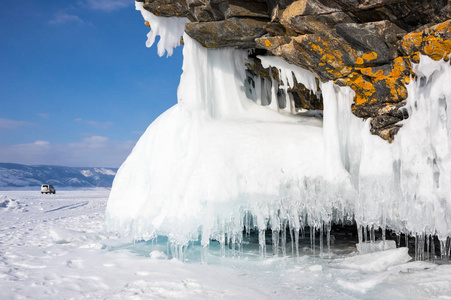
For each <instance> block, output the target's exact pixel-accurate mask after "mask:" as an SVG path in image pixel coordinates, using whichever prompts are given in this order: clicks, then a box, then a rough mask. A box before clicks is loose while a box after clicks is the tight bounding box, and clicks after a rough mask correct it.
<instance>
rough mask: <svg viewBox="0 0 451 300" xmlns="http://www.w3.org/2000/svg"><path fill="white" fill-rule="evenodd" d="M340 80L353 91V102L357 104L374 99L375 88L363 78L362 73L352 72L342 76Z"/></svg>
mask: <svg viewBox="0 0 451 300" xmlns="http://www.w3.org/2000/svg"><path fill="white" fill-rule="evenodd" d="M342 82H344V83H345V84H346V85H347V86H349V87H351V88H352V89H353V90H354V91H355V98H354V102H355V103H356V104H357V105H362V104H364V103H368V102H371V101H374V100H376V98H375V97H376V89H375V87H374V85H373V84H372V83H371V82H369V81H367V80H365V79H364V78H363V76H362V74H360V73H358V72H352V73H351V74H350V75H349V76H348V77H347V78H343V80H342Z"/></svg>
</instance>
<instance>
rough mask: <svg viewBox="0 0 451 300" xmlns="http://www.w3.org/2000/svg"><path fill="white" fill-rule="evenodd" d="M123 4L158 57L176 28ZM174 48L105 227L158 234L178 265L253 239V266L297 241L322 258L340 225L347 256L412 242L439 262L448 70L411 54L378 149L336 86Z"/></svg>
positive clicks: (449, 227)
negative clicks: (172, 91) (166, 96)
mask: <svg viewBox="0 0 451 300" xmlns="http://www.w3.org/2000/svg"><path fill="white" fill-rule="evenodd" d="M136 6H137V9H138V10H140V11H141V12H142V14H143V17H144V18H145V19H146V21H148V22H149V23H150V24H151V28H152V30H151V32H150V33H149V35H148V37H149V40H148V45H151V44H152V43H153V41H154V40H155V35H160V36H161V38H160V41H159V43H158V49H159V51H158V52H159V54H160V55H163V54H164V53H165V49H166V50H167V52H168V55H170V54H171V52H172V49H173V47H175V46H178V44H179V41H180V38H179V37H180V35H182V34H183V26H184V24H185V23H186V22H187V21H186V20H184V19H183V18H158V17H155V16H153V15H152V14H151V13H150V12H147V11H146V10H144V9H143V8H142V3H139V2H136ZM183 40H184V49H183V56H184V61H183V74H182V76H181V80H180V85H179V88H178V103H177V104H176V105H175V106H173V107H172V108H170V109H168V110H167V111H166V112H165V113H164V114H162V115H161V116H160V117H158V118H157V119H156V120H155V121H154V122H153V123H152V124H151V125H150V126H149V127H148V129H147V130H146V132H145V133H144V134H143V136H142V137H141V138H140V140H139V141H138V143H137V144H136V146H135V148H134V149H133V151H132V153H131V154H130V156H129V157H128V158H127V160H126V161H125V162H124V163H123V165H122V166H121V167H120V169H119V171H118V173H117V176H116V178H115V180H114V183H113V187H112V190H111V194H110V198H109V201H108V206H107V211H106V220H107V228H108V230H110V231H113V232H118V233H119V234H121V235H124V236H131V237H132V238H133V239H134V240H153V239H156V238H157V237H159V236H165V237H166V238H167V241H168V243H169V244H170V245H171V249H172V253H173V256H177V257H180V256H181V257H182V256H183V255H182V254H183V251H184V249H186V247H188V245H190V244H192V243H199V244H200V245H201V246H202V248H203V249H205V251H207V249H208V246H209V245H210V242H211V241H217V242H219V245H220V247H221V253H223V254H224V255H225V251H226V249H227V248H228V249H229V250H230V251H241V250H240V249H243V245H244V244H245V243H244V242H243V241H244V240H246V239H247V240H246V241H249V240H251V239H254V240H258V245H259V246H258V247H259V253H260V255H261V256H265V255H267V253H268V252H269V251H270V250H269V249H268V248H269V246H268V248H267V244H268V245H271V249H272V250H271V251H272V254H273V255H287V253H291V254H292V255H294V253H299V248H298V247H299V245H300V240H301V239H302V238H303V237H306V236H307V237H309V238H310V247H309V249H310V250H311V251H313V252H314V251H315V250H314V249H315V248H316V247H318V248H317V249H318V250H317V251H318V253H320V254H321V255H323V254H324V253H327V251H326V250H325V249H329V247H330V244H331V240H333V237H331V231H332V228H334V229H333V232H338V231H340V228H339V227H336V226H337V225H340V226H342V228H344V226H345V225H346V226H347V225H350V226H352V227H353V228H354V232H355V233H356V240H355V241H354V242H353V243H354V244H355V243H356V242H357V249H358V250H359V251H360V252H367V251H376V250H384V249H389V248H392V247H397V246H398V247H399V246H406V245H409V244H411V245H412V246H411V248H412V247H414V248H415V249H414V250H415V252H414V253H415V254H414V255H415V257H416V258H418V259H428V258H432V259H434V258H435V257H437V258H441V259H443V260H445V261H449V257H450V248H451V247H450V237H451V111H450V110H448V106H449V104H451V103H450V101H451V85H450V84H449V83H450V82H451V66H450V64H449V61H448V62H447V61H444V60H442V61H438V62H437V61H433V60H432V59H430V58H429V57H426V56H424V57H421V61H420V63H419V64H418V65H416V66H415V67H414V71H415V73H416V75H417V78H418V79H417V80H412V81H411V83H410V84H409V86H408V87H407V88H408V95H409V96H408V99H407V106H406V107H405V109H406V110H407V111H408V114H409V118H408V119H406V120H404V121H403V124H402V125H403V127H402V129H401V130H400V131H399V133H398V135H397V137H396V139H395V141H394V142H393V143H387V142H386V141H384V140H382V139H380V138H379V137H377V136H373V135H371V133H370V130H369V120H366V121H361V120H360V119H358V118H357V117H355V116H354V115H353V114H352V112H351V104H352V102H353V98H354V92H353V91H352V90H351V89H350V88H349V87H339V86H336V85H334V84H333V83H332V82H326V83H323V82H320V81H319V80H318V79H317V78H316V76H315V75H314V74H312V73H311V72H309V71H306V70H303V69H301V68H299V67H296V66H293V65H290V64H288V63H286V62H285V61H283V60H282V59H280V58H276V57H271V56H261V55H255V53H253V51H250V50H242V49H232V48H222V49H207V48H203V47H202V46H200V45H199V44H198V43H197V42H196V41H194V40H193V39H191V38H190V37H189V36H188V35H187V34H184V35H183ZM250 58H252V59H253V60H254V62H255V59H257V60H259V63H261V65H262V66H263V68H265V69H268V68H269V69H271V68H275V69H276V70H277V73H278V77H279V79H280V80H279V82H276V80H275V79H274V78H272V79H271V78H262V77H261V75H258V74H256V73H255V72H254V73H252V71H250V69H249V64H251V63H252V60H251V59H250ZM299 83H301V84H302V85H303V86H304V87H305V88H306V89H307V90H308V93H310V94H311V96H312V97H313V99H314V100H315V99H319V98H321V99H322V104H318V105H323V106H324V107H323V110H322V113H319V112H318V111H315V110H312V111H313V113H312V112H310V113H308V112H307V113H306V112H304V111H303V109H302V105H303V104H302V103H300V100H299V99H297V98H296V97H297V96H296V95H293V93H291V92H290V89H292V88H293V87H294V86H295V85H297V84H299ZM318 116H320V117H318ZM268 234H269V237H268ZM333 235H334V234H332V236H333ZM351 235H352V234H351ZM314 236H316V237H317V238H313V237H314ZM377 240H379V242H377ZM287 241H289V243H288V246H287ZM293 241H294V243H293ZM226 245H227V246H228V247H226ZM315 245H318V246H315ZM287 247H288V248H291V250H288V251H287ZM379 248H380V249H379ZM279 249H280V250H281V251H280V252H279Z"/></svg>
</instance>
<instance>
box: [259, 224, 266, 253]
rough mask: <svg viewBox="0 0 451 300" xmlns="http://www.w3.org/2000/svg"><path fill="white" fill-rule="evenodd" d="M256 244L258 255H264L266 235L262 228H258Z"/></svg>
mask: <svg viewBox="0 0 451 300" xmlns="http://www.w3.org/2000/svg"><path fill="white" fill-rule="evenodd" d="M258 245H259V253H260V257H266V237H265V230H264V229H259V230H258Z"/></svg>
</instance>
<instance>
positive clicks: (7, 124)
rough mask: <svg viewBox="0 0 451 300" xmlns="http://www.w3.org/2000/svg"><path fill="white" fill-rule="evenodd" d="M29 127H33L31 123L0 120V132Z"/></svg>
mask: <svg viewBox="0 0 451 300" xmlns="http://www.w3.org/2000/svg"><path fill="white" fill-rule="evenodd" d="M31 125H33V123H29V122H25V121H16V120H9V119H0V130H10V129H17V128H19V127H22V126H31Z"/></svg>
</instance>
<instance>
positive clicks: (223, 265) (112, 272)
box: [0, 189, 451, 299]
mask: <svg viewBox="0 0 451 300" xmlns="http://www.w3.org/2000/svg"><path fill="white" fill-rule="evenodd" d="M108 195H109V191H108V190H100V189H99V190H86V191H83V190H76V191H61V192H60V193H58V194H56V195H41V194H40V193H39V191H0V298H1V299H49V298H52V299H81V298H88V297H89V298H94V299H160V298H171V299H172V298H185V299H211V298H222V299H256V298H259V299H276V298H277V299H305V298H308V299H331V298H334V299H450V298H451V265H437V264H433V263H428V262H418V261H417V262H407V263H406V261H407V260H408V259H409V257H408V256H406V252H405V249H404V248H399V249H395V250H390V251H385V252H377V253H371V254H366V255H356V253H355V252H351V253H349V251H347V253H348V254H347V255H340V256H336V257H335V258H333V259H331V260H329V259H322V258H319V257H312V256H310V255H301V256H300V257H299V258H295V257H294V258H293V257H290V256H287V257H270V258H266V259H263V258H260V257H259V256H258V250H257V252H256V253H254V254H252V253H251V254H250V255H247V256H243V257H240V258H238V257H235V258H232V257H230V256H229V255H227V256H226V257H221V255H220V253H219V252H220V250H219V247H217V246H215V245H217V242H212V245H211V251H210V254H209V257H208V260H207V261H208V263H207V264H201V263H200V261H199V260H196V257H198V255H197V253H195V252H196V251H200V248H201V246H200V245H198V246H193V247H190V248H189V249H188V251H187V258H190V259H192V261H190V260H188V261H187V262H185V263H182V262H180V261H178V260H174V259H169V260H168V259H167V258H166V257H167V247H166V246H165V240H163V239H162V240H161V241H160V242H159V245H153V246H152V244H151V243H143V242H141V243H136V244H133V243H132V242H130V241H127V240H124V239H121V238H118V237H116V236H114V235H108V234H107V233H106V232H105V231H104V222H105V219H104V210H105V207H106V203H107V199H108ZM254 246H256V247H257V248H258V244H256V245H254ZM246 247H247V248H246ZM215 249H216V250H215ZM246 249H252V245H251V244H247V245H245V249H244V251H247V250H246ZM354 251H355V248H354ZM251 252H252V251H251ZM169 256H170V255H169ZM380 261H382V262H383V264H377V266H376V264H375V262H380Z"/></svg>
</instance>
